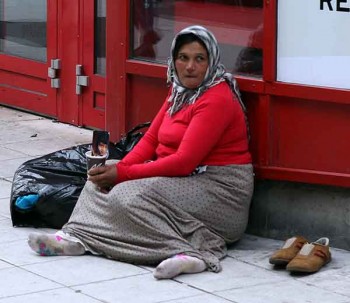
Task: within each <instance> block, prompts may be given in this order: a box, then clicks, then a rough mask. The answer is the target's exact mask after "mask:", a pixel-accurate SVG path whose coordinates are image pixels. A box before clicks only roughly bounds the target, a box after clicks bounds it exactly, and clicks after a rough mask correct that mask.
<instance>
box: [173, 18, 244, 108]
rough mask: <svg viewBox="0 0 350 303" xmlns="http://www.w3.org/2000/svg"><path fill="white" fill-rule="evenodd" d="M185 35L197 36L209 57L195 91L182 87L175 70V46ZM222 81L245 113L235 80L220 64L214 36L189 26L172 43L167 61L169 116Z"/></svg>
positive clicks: (197, 27)
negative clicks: (228, 87)
mask: <svg viewBox="0 0 350 303" xmlns="http://www.w3.org/2000/svg"><path fill="white" fill-rule="evenodd" d="M187 34H194V35H195V36H197V37H198V38H199V39H200V40H201V41H202V42H203V43H204V45H205V47H206V49H207V52H208V56H209V65H208V69H207V72H206V75H205V77H204V80H203V82H202V83H201V84H200V86H198V87H197V88H195V89H189V88H186V87H184V86H182V84H181V83H180V81H179V78H178V76H177V74H176V69H175V59H176V58H175V53H174V52H175V46H176V44H177V42H178V38H179V37H180V36H182V35H187ZM223 81H226V82H227V83H228V84H229V85H230V88H231V90H232V92H233V93H234V94H235V95H236V97H237V99H238V101H239V103H240V104H241V106H242V108H243V110H244V111H245V107H244V104H243V102H242V100H241V94H240V92H239V89H238V85H237V82H236V80H235V79H234V77H233V75H232V74H231V73H228V72H226V70H225V67H224V65H223V64H222V63H221V62H220V50H219V46H218V43H217V41H216V39H215V37H214V35H213V34H212V33H211V32H210V31H209V30H207V29H206V28H204V27H203V26H200V25H194V26H190V27H187V28H185V29H183V30H182V31H180V32H179V33H178V34H177V35H176V36H175V38H174V40H173V42H172V45H171V55H170V58H169V59H168V71H167V83H168V84H170V85H172V91H171V94H170V97H169V99H168V101H169V102H171V103H172V104H171V106H170V108H169V113H170V115H173V114H174V113H176V112H178V111H179V110H180V109H181V108H182V107H183V106H184V105H186V104H193V103H194V102H195V101H196V100H197V99H198V98H199V97H200V96H201V95H202V94H203V93H204V92H205V91H206V90H208V89H209V88H210V87H213V86H215V85H217V84H219V83H221V82H223Z"/></svg>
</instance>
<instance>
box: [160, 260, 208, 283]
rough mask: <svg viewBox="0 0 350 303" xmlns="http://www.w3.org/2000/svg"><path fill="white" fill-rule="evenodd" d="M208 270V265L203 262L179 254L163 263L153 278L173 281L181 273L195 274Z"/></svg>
mask: <svg viewBox="0 0 350 303" xmlns="http://www.w3.org/2000/svg"><path fill="white" fill-rule="evenodd" d="M206 268H207V265H206V264H205V262H204V261H203V260H201V259H198V258H196V257H191V256H187V255H184V254H179V255H176V256H174V257H172V258H169V259H166V260H164V261H163V262H161V263H160V264H159V265H158V266H157V268H156V269H155V271H154V273H153V276H154V277H155V278H156V279H171V278H174V277H176V276H177V275H179V274H181V273H187V274H194V273H199V272H202V271H204V270H205V269H206Z"/></svg>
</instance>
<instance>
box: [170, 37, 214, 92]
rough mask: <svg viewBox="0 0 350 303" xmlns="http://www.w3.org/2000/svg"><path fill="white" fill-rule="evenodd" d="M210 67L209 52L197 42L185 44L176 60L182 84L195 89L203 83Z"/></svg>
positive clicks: (177, 71) (176, 67)
mask: <svg viewBox="0 0 350 303" xmlns="http://www.w3.org/2000/svg"><path fill="white" fill-rule="evenodd" d="M208 65H209V59H208V53H207V50H206V49H205V48H204V47H203V46H202V45H201V44H200V43H199V42H197V41H194V42H191V43H187V44H184V45H183V46H182V47H181V48H180V49H179V52H178V54H177V57H176V58H175V69H176V73H177V76H178V78H179V80H180V82H181V84H182V85H183V86H184V87H186V88H190V89H195V88H197V87H198V86H200V84H201V83H202V82H203V80H204V77H205V74H206V72H207V69H208Z"/></svg>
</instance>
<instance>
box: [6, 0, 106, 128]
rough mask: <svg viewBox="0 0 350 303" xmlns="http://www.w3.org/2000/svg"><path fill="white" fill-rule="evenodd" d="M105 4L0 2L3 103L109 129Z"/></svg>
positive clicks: (85, 0) (99, 0)
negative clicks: (106, 88) (107, 118)
mask: <svg viewBox="0 0 350 303" xmlns="http://www.w3.org/2000/svg"><path fill="white" fill-rule="evenodd" d="M105 33H106V0H77V1H72V0H0V104H6V105H9V106H14V107H18V108H21V109H25V110H29V111H32V112H35V113H39V114H43V115H45V116H50V117H56V118H57V119H58V120H59V121H62V122H65V123H69V124H74V125H80V126H86V127H91V128H104V127H105V73H106V72H105V71H106V66H105V65H106V63H105V62H106V55H105V53H106V47H105V45H106V37H105Z"/></svg>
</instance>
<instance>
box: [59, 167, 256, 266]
mask: <svg viewBox="0 0 350 303" xmlns="http://www.w3.org/2000/svg"><path fill="white" fill-rule="evenodd" d="M253 184H254V183H253V168H252V165H250V164H249V165H229V166H208V167H207V170H206V171H205V172H204V173H201V174H197V175H193V176H188V177H153V178H146V179H139V180H132V181H126V182H123V183H120V184H118V185H116V186H114V187H113V188H112V190H111V191H110V192H109V193H108V194H104V193H101V192H100V191H99V190H98V189H97V187H96V186H95V185H94V184H93V183H91V182H90V181H88V182H87V183H86V185H85V187H84V189H83V191H82V193H81V195H80V197H79V200H78V202H77V204H76V206H75V209H74V211H73V213H72V215H71V217H70V219H69V222H68V223H67V224H66V225H65V226H64V227H63V229H62V230H63V232H65V233H67V234H69V235H71V236H73V237H76V238H77V239H79V240H80V241H81V242H82V243H83V244H84V246H85V247H86V248H87V250H90V251H92V252H95V253H98V254H102V255H105V256H107V257H109V258H113V259H116V260H119V261H124V262H128V263H134V264H144V265H156V264H158V263H159V262H161V261H163V260H164V259H166V258H169V257H172V256H174V255H176V254H179V253H185V254H187V255H191V256H194V257H197V258H200V259H202V260H204V262H205V263H206V264H207V266H208V270H210V271H214V272H218V271H220V270H221V267H220V262H219V260H220V259H221V258H223V257H224V256H225V255H226V244H227V243H232V242H235V241H237V240H238V239H239V238H240V237H241V236H242V234H243V233H244V231H245V228H246V226H247V222H248V212H249V206H250V201H251V197H252V192H253Z"/></svg>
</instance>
